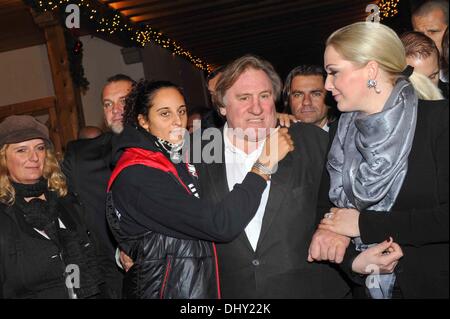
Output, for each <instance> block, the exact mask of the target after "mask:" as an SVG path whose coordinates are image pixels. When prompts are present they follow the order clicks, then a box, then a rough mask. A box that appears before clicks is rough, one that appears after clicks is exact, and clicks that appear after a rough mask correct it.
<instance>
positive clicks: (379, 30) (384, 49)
mask: <svg viewBox="0 0 450 319" xmlns="http://www.w3.org/2000/svg"><path fill="white" fill-rule="evenodd" d="M326 45H327V46H332V47H333V48H334V49H335V50H336V51H337V52H338V53H339V54H340V55H341V56H342V57H343V58H344V59H345V60H347V61H350V62H352V63H354V64H356V65H357V66H360V67H363V66H365V65H366V64H367V63H369V62H370V61H376V62H377V63H378V65H379V67H380V68H381V69H382V70H383V71H385V72H386V73H387V74H388V75H390V76H391V78H392V81H393V83H395V82H396V81H397V79H398V78H399V77H401V76H402V74H401V72H402V71H403V70H404V69H405V68H406V66H407V65H406V56H405V48H404V46H403V43H402V41H401V40H400V39H399V37H398V36H397V34H396V33H395V32H394V31H393V30H392V29H390V28H389V27H387V26H385V25H383V24H381V23H373V22H357V23H354V24H351V25H348V26H345V27H343V28H341V29H339V30H337V31H335V32H333V34H331V35H330V37H329V38H328V39H327V42H326ZM409 80H410V81H411V84H412V85H413V87H414V89H415V90H416V93H417V96H418V97H419V98H420V99H424V100H440V99H442V98H443V97H442V94H441V92H440V90H439V89H438V88H437V87H436V86H435V85H434V84H433V82H431V80H430V79H428V77H426V76H425V75H422V74H419V73H417V72H414V73H413V74H412V75H411V76H410V77H409Z"/></svg>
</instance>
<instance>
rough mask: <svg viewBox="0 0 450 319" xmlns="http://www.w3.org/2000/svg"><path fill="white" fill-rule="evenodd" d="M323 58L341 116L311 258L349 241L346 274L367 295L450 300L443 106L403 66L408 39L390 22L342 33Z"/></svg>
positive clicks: (332, 256) (325, 256) (424, 81)
mask: <svg viewBox="0 0 450 319" xmlns="http://www.w3.org/2000/svg"><path fill="white" fill-rule="evenodd" d="M324 60H325V69H326V71H327V73H328V77H327V80H326V85H325V88H326V89H327V90H329V91H331V93H332V95H333V96H334V98H335V99H336V101H337V106H338V108H339V110H340V111H341V112H343V114H342V116H341V118H340V120H339V123H338V125H337V127H334V128H333V129H332V130H331V131H330V132H331V138H332V139H333V137H334V139H333V142H332V145H331V148H330V152H329V155H328V162H327V170H325V172H324V179H323V182H322V190H324V192H323V194H322V203H323V204H322V205H320V207H321V209H322V214H323V213H326V214H325V216H324V217H325V218H323V219H322V221H321V224H320V225H319V229H318V231H317V232H316V234H315V235H314V237H313V241H312V243H311V246H310V259H315V260H330V261H335V262H336V261H338V260H337V259H338V258H337V253H336V252H337V251H339V248H337V249H336V246H333V245H328V244H327V242H330V241H333V240H328V241H327V240H325V238H328V239H329V238H330V237H331V238H333V236H332V235H330V232H333V233H334V234H338V235H335V237H334V239H335V241H337V242H339V241H340V240H342V236H345V237H344V238H351V239H352V243H351V244H350V246H349V247H348V249H347V251H346V254H345V258H344V262H343V263H342V265H343V269H345V270H346V272H347V273H348V274H349V275H350V278H352V279H354V280H355V283H358V284H360V287H361V288H362V289H361V290H363V291H364V293H366V294H367V296H368V297H371V298H436V297H437V298H448V285H449V284H448V282H449V281H448V267H449V245H448V243H449V236H448V234H449V231H448V230H449V219H448V212H449V207H448V167H449V151H448V142H449V129H448V120H449V116H448V105H446V104H447V102H446V101H442V100H439V99H441V95H440V92H439V91H438V89H437V88H436V86H434V85H433V84H432V83H431V81H430V80H429V79H428V78H427V77H425V76H423V75H421V74H418V73H416V72H413V69H412V68H411V67H410V66H407V65H406V59H405V51H404V48H403V45H402V42H401V41H400V39H399V38H398V36H397V35H396V34H395V32H394V31H393V30H391V29H389V28H388V27H386V26H384V25H381V24H373V23H355V24H352V25H349V26H346V27H344V28H342V29H339V30H337V31H336V32H334V33H333V34H332V35H331V36H330V37H329V38H328V40H327V44H326V50H325V57H324ZM327 173H328V174H327ZM328 199H329V200H330V201H331V203H332V204H333V205H334V206H335V207H332V208H330V207H326V205H327V204H328V202H329V201H328ZM339 236H341V237H339ZM347 240H348V239H347ZM348 241H349V240H348ZM347 244H348V242H347ZM373 272H376V273H378V274H379V276H375V277H370V278H368V279H369V280H365V279H366V278H365V276H366V275H368V274H370V273H373ZM361 290H360V291H361Z"/></svg>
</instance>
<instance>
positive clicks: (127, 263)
mask: <svg viewBox="0 0 450 319" xmlns="http://www.w3.org/2000/svg"><path fill="white" fill-rule="evenodd" d="M119 260H120V263H121V264H122V267H123V270H125V272H127V271H128V270H130V268H131V267H132V266H133V264H134V262H133V260H132V259H131V258H130V257H129V256H128V255H127V254H125V253H124V252H123V251H122V250H121V251H120V255H119Z"/></svg>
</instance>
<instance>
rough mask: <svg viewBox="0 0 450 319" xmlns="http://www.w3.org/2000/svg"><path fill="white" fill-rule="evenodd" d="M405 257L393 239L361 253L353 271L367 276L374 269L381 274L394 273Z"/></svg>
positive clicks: (355, 261)
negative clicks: (399, 262) (401, 259)
mask: <svg viewBox="0 0 450 319" xmlns="http://www.w3.org/2000/svg"><path fill="white" fill-rule="evenodd" d="M402 257H403V251H402V249H401V247H400V246H399V245H398V244H397V243H394V241H393V239H392V238H389V240H386V241H384V242H382V243H380V244H377V245H375V246H372V247H370V248H368V249H366V250H365V251H363V252H362V253H360V254H359V255H358V256H357V257H356V258H355V260H354V261H353V264H352V270H353V271H354V272H356V273H358V274H363V275H367V274H370V273H371V272H372V271H373V270H374V269H376V270H377V272H378V273H379V274H386V273H387V274H390V273H392V272H394V269H395V267H396V266H397V264H398V261H399V260H400V258H402Z"/></svg>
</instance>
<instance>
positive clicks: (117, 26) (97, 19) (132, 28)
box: [33, 0, 212, 72]
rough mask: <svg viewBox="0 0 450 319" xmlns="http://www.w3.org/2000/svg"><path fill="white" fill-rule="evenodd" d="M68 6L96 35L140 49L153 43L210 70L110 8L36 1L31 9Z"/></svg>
mask: <svg viewBox="0 0 450 319" xmlns="http://www.w3.org/2000/svg"><path fill="white" fill-rule="evenodd" d="M69 4H75V5H77V6H78V7H79V8H80V14H81V15H84V16H87V17H88V19H89V20H90V22H91V23H92V24H93V25H95V27H96V32H97V33H103V34H106V35H113V34H119V35H121V36H125V37H127V38H128V40H129V41H131V43H132V44H133V45H135V46H140V47H144V46H145V45H146V44H148V43H150V42H153V43H154V44H156V45H159V46H161V47H163V48H165V49H167V50H169V51H171V52H172V54H174V55H178V56H181V57H184V58H186V59H188V60H189V61H190V62H191V63H192V64H194V65H195V66H196V67H197V68H199V69H201V70H205V71H208V72H209V71H211V70H212V66H211V65H209V64H208V63H206V62H205V61H203V60H202V59H200V58H198V57H196V56H194V55H193V54H192V53H191V52H189V51H187V50H185V49H183V48H182V47H181V45H179V44H178V43H176V42H175V41H174V40H172V39H170V38H169V37H167V36H166V35H164V34H163V33H162V32H160V31H158V30H155V29H153V28H152V27H150V26H148V25H145V26H141V25H137V24H134V23H132V22H130V21H129V20H128V19H127V18H125V17H124V16H122V15H121V14H119V13H117V12H116V11H115V10H113V9H112V8H111V9H110V10H107V12H106V13H105V12H103V13H100V12H99V11H98V10H96V9H95V8H92V6H91V5H90V3H89V0H76V1H74V0H53V1H44V0H37V1H34V6H33V7H35V8H36V9H38V10H39V11H53V10H56V9H62V11H63V12H64V8H65V7H66V6H67V5H69ZM102 11H103V10H102ZM124 33H125V34H124Z"/></svg>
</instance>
